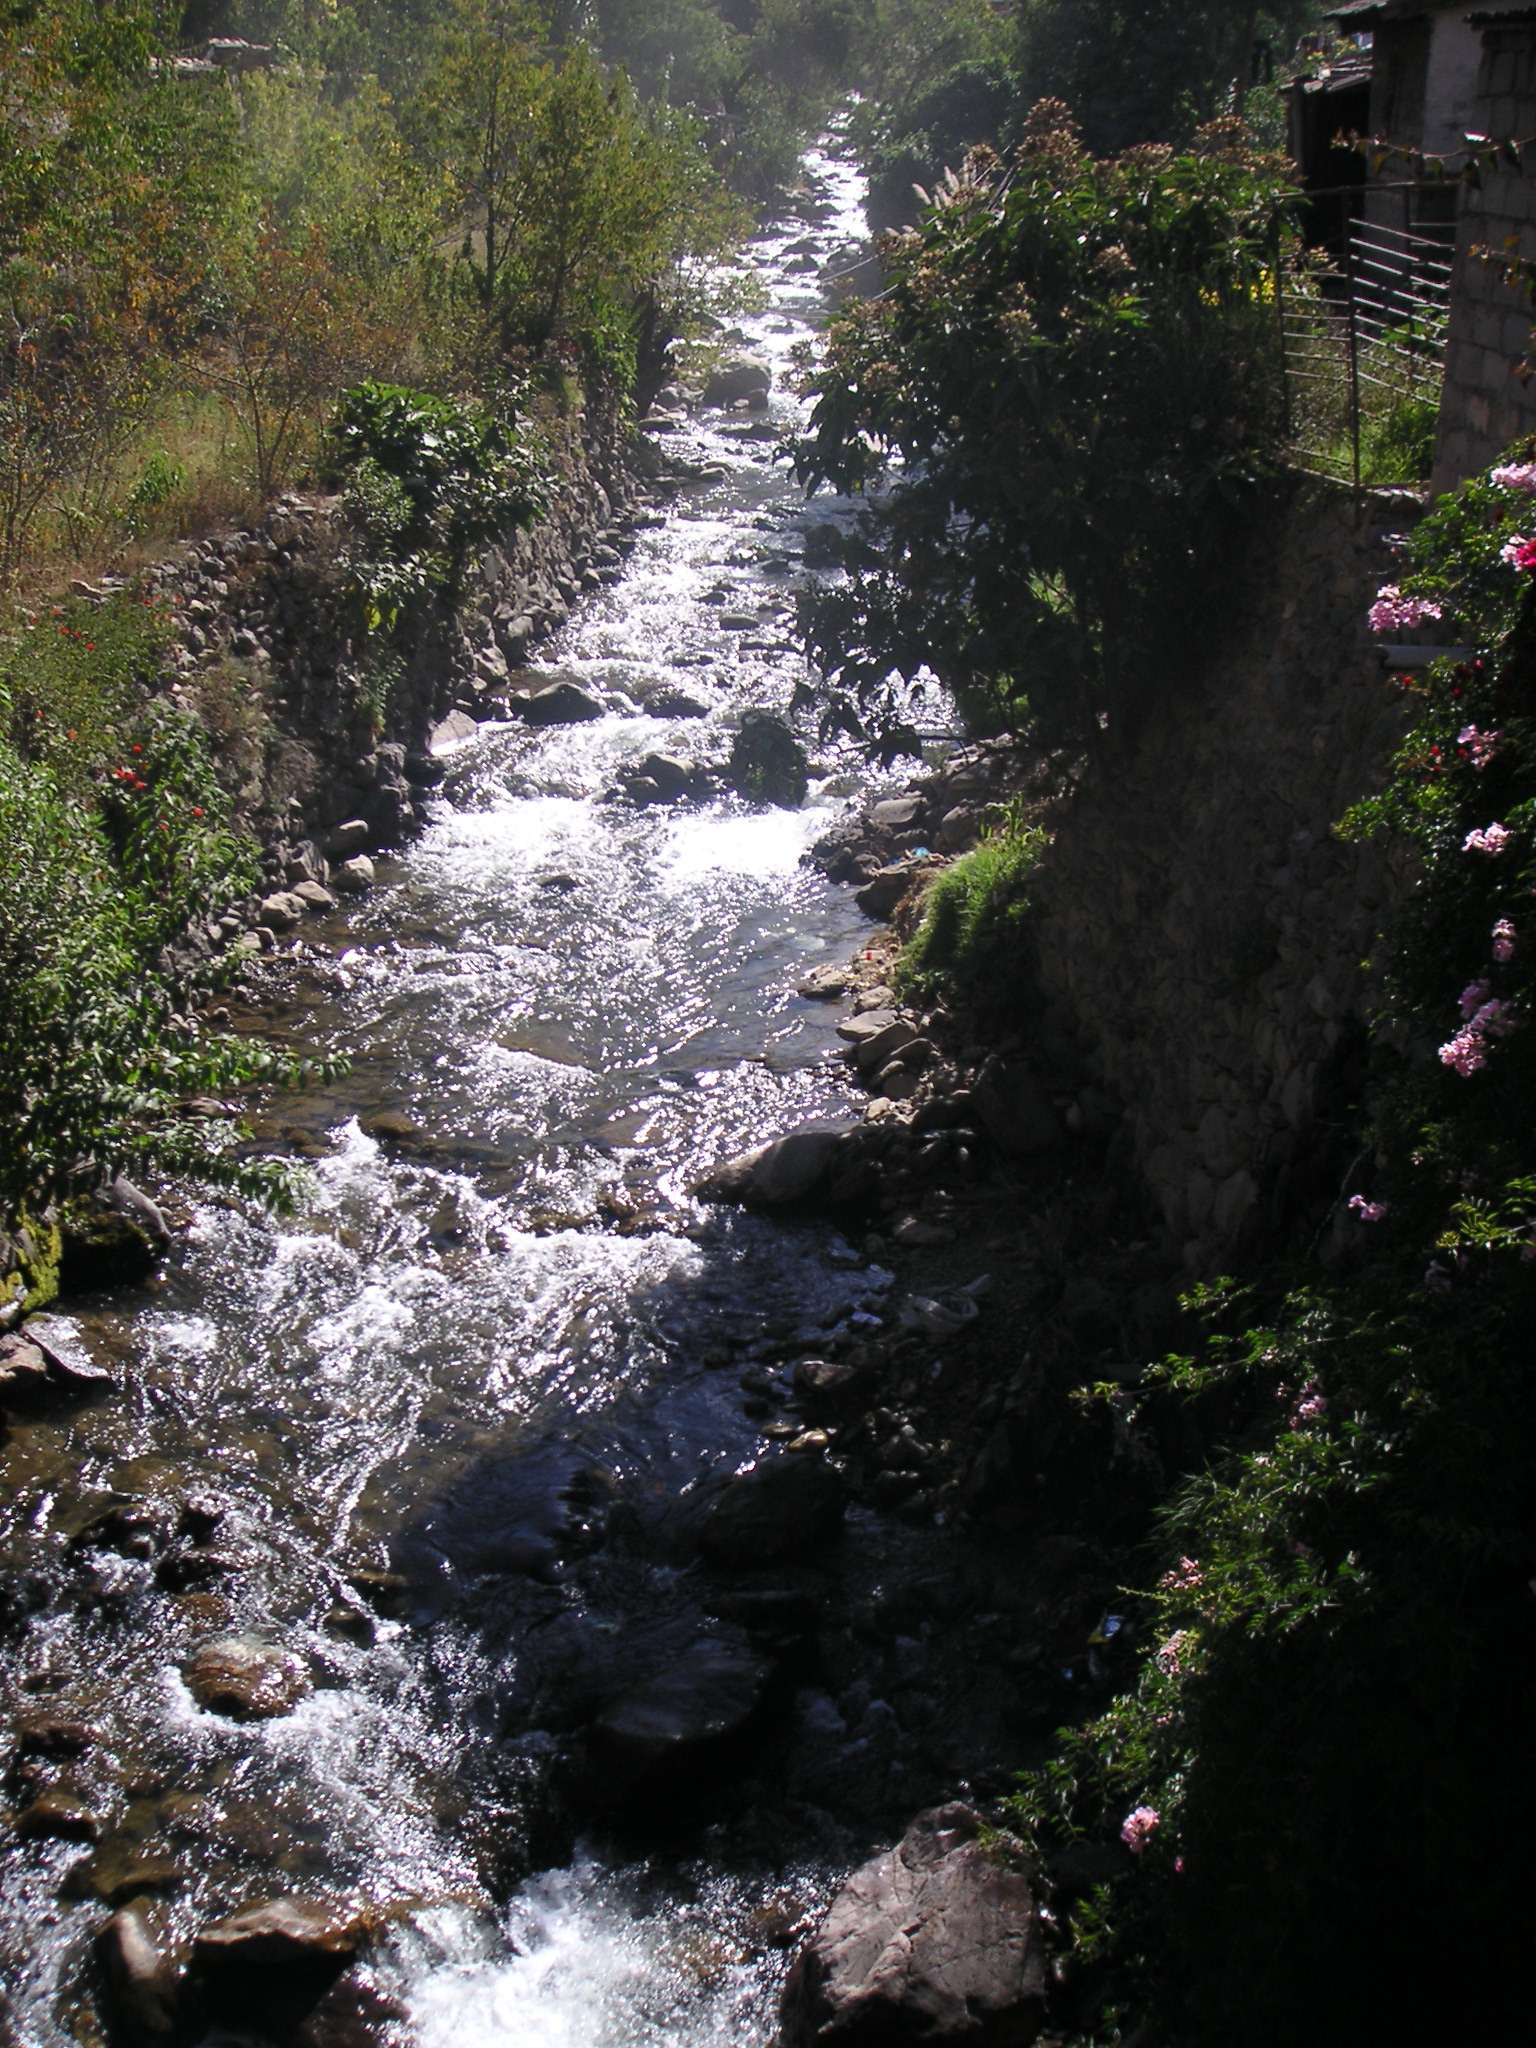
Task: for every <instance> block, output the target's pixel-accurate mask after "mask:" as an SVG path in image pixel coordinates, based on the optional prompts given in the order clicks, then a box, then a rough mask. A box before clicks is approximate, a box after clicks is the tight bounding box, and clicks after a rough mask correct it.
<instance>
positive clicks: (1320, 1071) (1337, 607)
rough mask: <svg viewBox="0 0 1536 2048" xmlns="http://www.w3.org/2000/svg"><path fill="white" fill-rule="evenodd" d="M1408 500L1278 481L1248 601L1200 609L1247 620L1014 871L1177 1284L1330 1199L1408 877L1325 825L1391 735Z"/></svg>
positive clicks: (1362, 783)
mask: <svg viewBox="0 0 1536 2048" xmlns="http://www.w3.org/2000/svg"><path fill="white" fill-rule="evenodd" d="M1416 511H1417V505H1416V502H1415V501H1414V500H1413V499H1411V498H1410V497H1408V495H1407V494H1403V493H1398V494H1383V495H1381V496H1375V497H1370V498H1367V499H1366V500H1365V502H1364V503H1363V504H1362V506H1361V507H1360V508H1359V510H1358V512H1357V509H1356V507H1355V506H1354V505H1353V504H1352V503H1351V501H1350V500H1349V498H1348V497H1347V496H1346V495H1344V494H1343V493H1338V494H1333V493H1330V492H1328V491H1318V490H1310V489H1309V490H1307V491H1305V492H1302V493H1299V494H1298V496H1297V497H1296V498H1295V499H1294V500H1293V502H1292V503H1291V505H1290V507H1289V509H1288V510H1287V512H1286V513H1285V515H1284V518H1283V521H1282V523H1281V526H1280V530H1279V531H1278V532H1277V533H1274V532H1272V533H1271V534H1270V535H1269V536H1268V537H1267V538H1266V540H1265V541H1264V542H1263V543H1262V544H1261V546H1260V547H1259V548H1258V549H1257V550H1256V559H1255V562H1254V564H1253V573H1252V595H1251V597H1250V598H1248V599H1247V600H1244V599H1243V598H1242V596H1241V594H1240V593H1229V595H1228V601H1227V602H1226V603H1225V604H1223V603H1222V601H1221V600H1220V599H1219V598H1218V601H1217V609H1218V611H1220V610H1225V611H1227V612H1229V613H1230V614H1231V615H1233V616H1235V617H1236V618H1237V619H1239V620H1243V619H1246V621H1247V623H1246V624H1245V625H1243V626H1241V627H1240V628H1239V630H1238V631H1237V632H1236V633H1235V635H1234V637H1232V638H1231V639H1230V641H1229V643H1228V644H1227V645H1226V646H1225V647H1224V648H1221V649H1220V650H1219V651H1218V650H1217V649H1213V657H1212V660H1211V664H1210V667H1209V670H1208V672H1207V674H1206V675H1205V676H1204V678H1203V679H1201V680H1199V681H1198V682H1197V683H1195V684H1192V685H1191V687H1190V688H1189V689H1188V691H1187V692H1186V693H1184V694H1183V695H1182V696H1181V697H1180V698H1179V699H1178V700H1177V701H1174V702H1171V703H1167V704H1165V705H1163V706H1162V707H1161V708H1160V710H1159V711H1158V712H1157V713H1156V714H1155V715H1154V716H1153V718H1152V720H1151V722H1150V724H1149V725H1148V727H1147V729H1146V730H1145V731H1144V732H1143V733H1142V734H1141V735H1140V737H1139V739H1138V741H1137V743H1136V744H1135V746H1134V747H1133V748H1132V749H1131V750H1130V753H1129V755H1128V756H1127V755H1125V754H1121V755H1119V756H1118V757H1117V758H1115V759H1113V760H1111V761H1106V762H1105V763H1102V764H1100V765H1099V766H1098V767H1096V768H1095V769H1093V770H1091V771H1090V773H1089V775H1088V777H1087V778H1086V780H1085V782H1084V784H1083V786H1082V787H1081V789H1080V790H1079V792H1078V794H1077V795H1076V797H1075V798H1074V799H1073V800H1072V801H1071V803H1070V804H1069V805H1068V806H1067V807H1066V809H1065V810H1064V812H1063V813H1062V816H1061V822H1060V825H1059V828H1058V830H1057V833H1056V837H1055V840H1054V843H1053V845H1052V847H1051V849H1050V851H1049V853H1048V855H1047V857H1046V860H1045V862H1044V864H1043V866H1042V868H1041V871H1040V873H1039V876H1038V878H1037V883H1036V887H1035V890H1034V896H1035V902H1036V905H1037V910H1038V934H1039V949H1040V951H1039V971H1040V979H1041V982H1042V993H1043V995H1044V996H1045V998H1046V1001H1047V1004H1048V1005H1049V1008H1048V1012H1047V1015H1048V1016H1049V1015H1050V1014H1051V1013H1052V1012H1057V1013H1059V1012H1062V1011H1065V1012H1067V1013H1069V1014H1070V1015H1071V1017H1072V1018H1073V1019H1074V1021H1075V1023H1076V1026H1077V1031H1078V1042H1079V1044H1080V1046H1081V1047H1083V1049H1084V1051H1085V1053H1086V1055H1087V1058H1088V1063H1089V1066H1090V1067H1091V1068H1092V1069H1095V1070H1096V1071H1097V1075H1098V1081H1099V1086H1100V1087H1101V1088H1102V1089H1104V1090H1106V1091H1108V1092H1109V1093H1110V1094H1111V1095H1112V1096H1113V1097H1114V1098H1117V1099H1118V1102H1119V1103H1120V1104H1122V1105H1124V1107H1125V1112H1126V1117H1125V1124H1124V1126H1123V1130H1124V1133H1125V1135H1124V1137H1123V1138H1122V1139H1121V1141H1120V1143H1121V1145H1122V1147H1123V1148H1124V1149H1125V1150H1126V1151H1128V1152H1129V1153H1130V1154H1131V1155H1132V1156H1133V1157H1134V1159H1135V1161H1136V1162H1137V1163H1138V1164H1139V1166H1140V1168H1141V1170H1142V1172H1143V1173H1144V1174H1145V1176H1146V1179H1147V1181H1148V1182H1149V1183H1150V1186H1151V1189H1152V1192H1153V1194H1154V1196H1155V1197H1156V1200H1157V1202H1158V1204H1159V1206H1160V1208H1161V1211H1162V1215H1163V1218H1164V1220H1165V1223H1166V1226H1167V1230H1168V1232H1169V1234H1170V1249H1172V1248H1174V1247H1178V1248H1182V1252H1183V1257H1184V1263H1185V1265H1186V1266H1187V1267H1188V1268H1189V1269H1190V1270H1192V1271H1195V1272H1203V1271H1208V1270H1210V1269H1211V1268H1212V1267H1213V1266H1215V1265H1216V1264H1217V1263H1219V1261H1220V1259H1221V1257H1222V1255H1223V1253H1224V1252H1225V1251H1226V1250H1228V1249H1229V1248H1232V1247H1235V1246H1237V1245H1238V1244H1240V1243H1249V1244H1252V1243H1255V1242H1260V1243H1262V1242H1263V1241H1266V1240H1268V1241H1271V1242H1272V1241H1275V1240H1276V1239H1277V1238H1283V1237H1289V1238H1290V1239H1292V1240H1293V1241H1295V1240H1298V1239H1302V1240H1304V1241H1306V1242H1310V1241H1312V1240H1313V1239H1314V1238H1315V1236H1316V1233H1317V1231H1318V1230H1320V1229H1322V1228H1324V1227H1325V1226H1326V1225H1327V1222H1328V1219H1329V1216H1330V1213H1331V1212H1333V1210H1334V1208H1335V1205H1336V1202H1337V1196H1338V1187H1339V1178H1340V1159H1339V1148H1340V1146H1341V1145H1343V1144H1346V1143H1347V1142H1348V1138H1349V1133H1350V1128H1351V1127H1350V1120H1349V1115H1348V1107H1347V1101H1348V1097H1349V1094H1350V1090H1351V1087H1352V1085H1353V1083H1354V1081H1355V1079H1357V1075H1356V1073H1355V1071H1354V1070H1355V1069H1356V1068H1358V1065H1359V1063H1360V1060H1361V1057H1362V1055H1363V1051H1364V1039H1365V1021H1364V1017H1363V1014H1362V1002H1363V998H1364V993H1365V991H1364V982H1363V977H1362V973H1361V962H1362V959H1363V956H1364V955H1365V954H1366V953H1367V952H1368V951H1369V949H1370V946H1371V942H1372V937H1373V934H1374V933H1375V931H1376V930H1377V928H1378V925H1379V922H1380V920H1381V917H1382V914H1383V912H1385V911H1387V910H1389V909H1390V907H1391V905H1392V904H1393V903H1394V902H1395V901H1397V900H1399V899H1400V898H1401V896H1402V894H1403V892H1404V890H1405V888H1406V886H1407V882H1408V874H1407V869H1406V865H1405V861H1406V856H1405V855H1402V854H1397V855H1394V854H1392V853H1390V852H1384V851H1383V850H1382V849H1381V848H1379V847H1375V846H1367V847H1358V846H1350V845H1344V844H1341V843H1340V842H1339V841H1338V840H1336V839H1335V838H1333V837H1332V836H1331V828H1332V826H1333V825H1334V823H1335V821H1336V820H1337V819H1338V818H1339V817H1340V816H1341V814H1342V813H1343V812H1344V811H1345V810H1346V809H1347V808H1348V806H1349V805H1351V804H1352V803H1354V802H1356V801H1357V800H1358V799H1359V798H1361V797H1362V796H1364V795H1366V794H1368V793H1370V792H1372V791H1374V790H1376V789H1378V788H1379V787H1380V786H1381V784H1382V782H1383V780H1384V777H1385V772H1386V769H1387V766H1388V764H1389V761H1390V758H1391V755H1392V752H1393V749H1394V747H1395V744H1396V742H1397V740H1398V738H1399V735H1400V733H1401V730H1402V723H1403V701H1402V695H1401V691H1400V690H1399V689H1398V687H1397V686H1396V685H1394V684H1393V683H1392V681H1391V680H1390V676H1391V671H1390V668H1389V666H1388V664H1387V662H1385V661H1384V660H1383V656H1382V652H1381V645H1380V642H1378V641H1377V640H1376V639H1375V638H1374V636H1373V635H1372V634H1371V633H1370V631H1369V629H1368V626H1367V623H1366V609H1367V606H1368V604H1369V602H1370V600H1371V598H1372V596H1373V595H1374V593H1375V591H1376V589H1377V587H1378V585H1379V584H1380V583H1382V582H1383V581H1385V580H1388V579H1389V577H1390V574H1391V569H1392V551H1391V547H1390V543H1389V540H1388V538H1387V536H1388V535H1389V534H1391V533H1394V532H1395V533H1401V532H1402V530H1403V529H1404V528H1405V527H1406V526H1407V525H1409V524H1410V523H1411V521H1412V519H1413V517H1414V516H1415V515H1416ZM1219 630H1220V620H1219V618H1213V637H1214V635H1215V634H1216V633H1217V632H1219ZM1335 1116H1337V1119H1338V1121H1337V1124H1336V1125H1335V1123H1334V1118H1335Z"/></svg>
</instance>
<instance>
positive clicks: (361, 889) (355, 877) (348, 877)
mask: <svg viewBox="0 0 1536 2048" xmlns="http://www.w3.org/2000/svg"><path fill="white" fill-rule="evenodd" d="M331 881H332V883H333V885H334V886H335V887H336V888H337V889H339V890H340V891H341V893H342V895H344V896H362V895H364V894H365V893H366V892H367V891H368V890H369V889H371V888H372V887H373V883H374V868H373V862H372V861H371V860H370V859H369V858H368V856H367V854H366V853H354V854H353V856H352V858H351V859H350V860H344V861H342V862H341V863H340V865H339V866H338V867H336V868H335V869H334V870H333V872H332V874H331Z"/></svg>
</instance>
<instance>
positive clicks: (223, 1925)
mask: <svg viewBox="0 0 1536 2048" xmlns="http://www.w3.org/2000/svg"><path fill="white" fill-rule="evenodd" d="M367 1932H368V1923H367V1920H366V1919H365V1917H364V1916H363V1915H362V1914H360V1913H359V1912H357V1911H356V1910H355V1909H353V1908H351V1907H349V1906H346V1905H343V1904H340V1903H338V1902H335V1901H327V1900H321V1899H291V1898H280V1899H262V1900H257V1901H255V1902H253V1903H252V1904H251V1905H248V1906H242V1907H241V1909H240V1911H239V1912H238V1913H233V1914H231V1915H230V1917H229V1918H228V1919H227V1920H221V1921H219V1922H218V1923H217V1924H216V1925H215V1926H212V1927H205V1928H204V1929H203V1930H202V1932H201V1933H200V1934H199V1935H198V1937H197V1941H196V1943H195V1945H194V1948H193V1953H192V1971H191V1974H192V1979H193V1988H194V1991H195V1994H196V1997H197V2003H198V2005H199V2007H200V2008H201V2011H202V2013H203V2014H204V2015H205V2016H206V2017H207V2018H208V2019H209V2020H211V2021H212V2022H213V2023H214V2025H215V2026H216V2027H219V2026H222V2027H236V2026H238V2027H239V2028H241V2029H242V2031H244V2030H246V2029H252V2030H254V2031H255V2032H256V2033H257V2034H258V2035H259V2036H260V2037H261V2038H263V2039H275V2040H287V2039H289V2038H291V2036H292V2035H293V2034H294V2032H295V2031H296V2029H297V2028H298V2026H299V2025H300V2024H301V2023H302V2021H303V2020H304V2018H305V2016H306V2015H307V2014H309V2013H310V2012H312V2011H313V2009H314V2008H315V2006H316V2005H318V2004H319V2002H320V2001H321V2000H322V1999H323V1998H324V1997H325V1995H326V1993H327V1992H329V1991H330V1990H331V1988H332V1986H333V1985H334V1984H335V1982H336V1980H337V1978H338V1977H340V1976H341V1974H342V1972H343V1971H344V1970H346V1969H348V1968H349V1967H350V1966H351V1964H352V1962H353V1961H354V1960H355V1958H356V1956H357V1952H358V1950H359V1948H360V1947H361V1946H362V1943H363V1941H364V1939H365V1938H366V1935H367Z"/></svg>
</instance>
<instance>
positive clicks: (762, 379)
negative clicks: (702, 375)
mask: <svg viewBox="0 0 1536 2048" xmlns="http://www.w3.org/2000/svg"><path fill="white" fill-rule="evenodd" d="M772 389H773V372H772V371H771V370H770V369H769V367H768V365H767V364H766V363H762V362H759V361H758V359H757V357H756V356H749V355H744V354H741V353H732V354H729V355H723V356H722V357H721V358H720V360H719V362H718V363H717V364H716V365H715V367H714V369H713V371H711V373H710V377H709V381H708V382H707V383H706V384H705V386H704V403H705V404H706V405H741V404H743V403H747V404H750V403H751V402H752V400H753V399H757V400H758V401H760V402H761V403H763V404H766V403H767V399H768V394H769V392H770V391H771V390H772Z"/></svg>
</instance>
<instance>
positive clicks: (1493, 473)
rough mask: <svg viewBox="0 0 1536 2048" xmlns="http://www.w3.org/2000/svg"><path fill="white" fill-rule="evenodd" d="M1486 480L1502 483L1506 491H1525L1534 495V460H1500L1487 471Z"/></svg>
mask: <svg viewBox="0 0 1536 2048" xmlns="http://www.w3.org/2000/svg"><path fill="white" fill-rule="evenodd" d="M1488 481H1489V483H1491V484H1502V485H1503V486H1504V488H1505V490H1506V491H1527V492H1529V493H1530V494H1531V496H1532V497H1536V462H1501V463H1500V464H1499V466H1498V468H1497V469H1494V470H1490V471H1489V472H1488Z"/></svg>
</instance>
